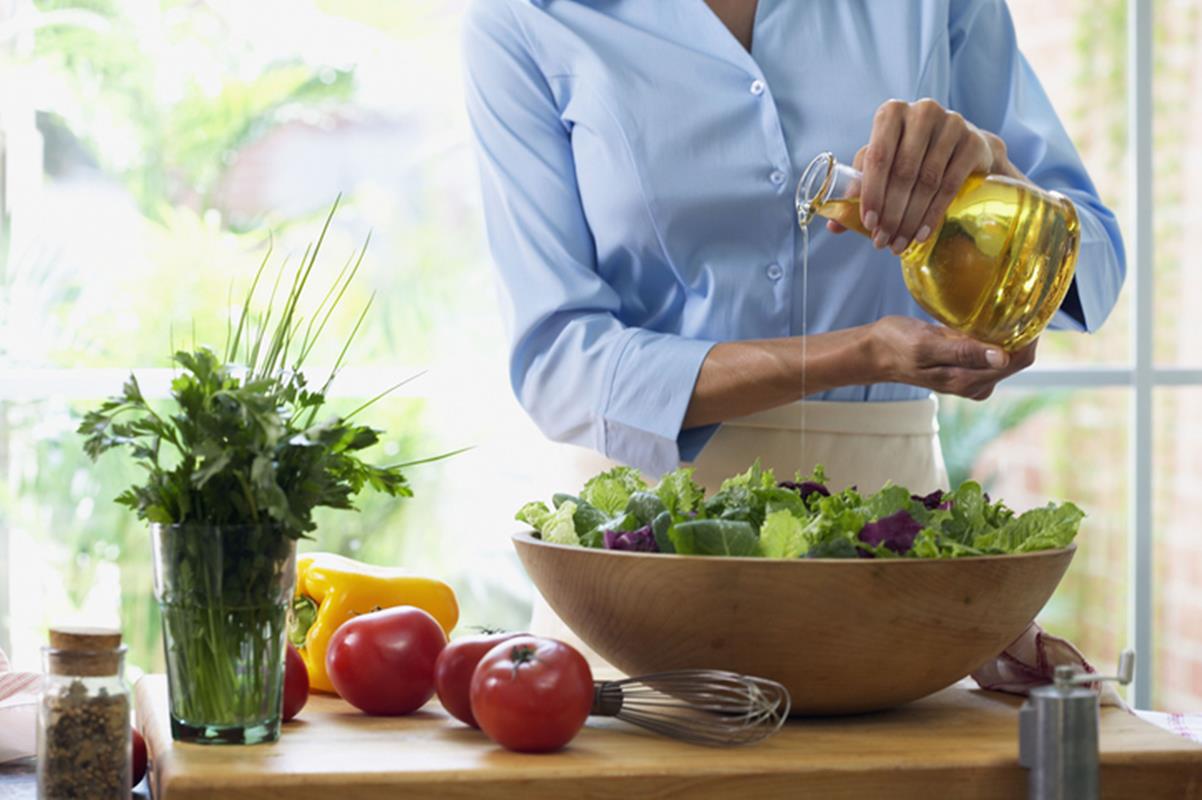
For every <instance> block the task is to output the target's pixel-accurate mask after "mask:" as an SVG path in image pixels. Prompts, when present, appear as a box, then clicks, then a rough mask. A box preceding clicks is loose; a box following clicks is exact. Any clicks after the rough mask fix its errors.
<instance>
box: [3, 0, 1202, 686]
mask: <svg viewBox="0 0 1202 800" xmlns="http://www.w3.org/2000/svg"><path fill="white" fill-rule="evenodd" d="M1010 5H1011V8H1012V11H1013V14H1014V17H1015V22H1016V26H1017V29H1018V36H1019V42H1020V44H1021V45H1022V47H1023V48H1024V51H1025V52H1026V54H1027V56H1028V58H1029V59H1030V61H1031V62H1032V63H1033V65H1034V67H1035V69H1036V71H1037V73H1038V74H1039V75H1040V77H1041V79H1042V81H1043V82H1044V84H1045V87H1046V88H1047V89H1048V91H1049V94H1050V95H1051V96H1052V99H1053V102H1054V103H1055V105H1056V107H1057V109H1058V111H1059V112H1060V114H1061V117H1062V119H1063V121H1064V123H1065V125H1066V127H1067V128H1068V130H1069V132H1070V134H1072V136H1073V138H1074V140H1075V141H1076V142H1077V144H1078V147H1079V148H1080V150H1081V152H1082V155H1083V157H1084V159H1085V161H1086V164H1087V166H1088V167H1089V169H1090V172H1091V174H1092V175H1093V177H1094V179H1095V181H1096V182H1097V184H1098V186H1099V188H1100V191H1101V192H1102V195H1103V197H1104V199H1105V200H1106V201H1107V202H1108V203H1109V204H1110V205H1111V207H1112V208H1114V209H1115V210H1116V212H1117V213H1118V214H1119V215H1120V218H1121V219H1122V220H1123V224H1124V233H1125V237H1126V241H1127V246H1128V264H1129V272H1128V279H1127V285H1126V288H1125V290H1124V295H1123V297H1122V298H1121V299H1120V302H1119V306H1118V307H1117V308H1116V310H1115V312H1114V314H1113V315H1112V317H1111V319H1110V320H1109V322H1108V323H1107V325H1106V327H1105V328H1104V329H1103V331H1102V332H1100V333H1099V334H1098V335H1096V336H1093V337H1082V336H1075V335H1070V334H1049V335H1047V336H1046V337H1044V341H1043V342H1042V343H1041V354H1040V362H1039V364H1038V365H1037V367H1036V368H1035V369H1032V370H1030V371H1028V372H1026V373H1023V374H1021V375H1019V376H1017V377H1016V378H1015V379H1013V380H1012V381H1011V382H1010V383H1009V384H1008V385H1007V386H1006V387H1004V389H1005V390H1004V391H1001V392H999V393H998V394H997V395H996V396H995V398H994V399H992V400H991V401H989V402H988V403H985V404H972V403H964V402H959V401H954V400H947V401H945V402H944V404H943V409H942V412H941V417H942V426H943V438H944V443H945V450H946V453H947V458H948V462H949V466H950V467H951V468H952V471H953V473H954V477H964V476H968V475H974V476H976V477H978V478H980V479H982V480H984V481H985V482H986V483H988V484H989V488H990V489H991V491H994V492H996V493H997V494H999V495H1000V496H1004V497H1006V498H1007V499H1008V500H1011V501H1012V502H1013V504H1015V505H1016V506H1025V505H1031V504H1035V503H1039V502H1042V501H1043V500H1045V499H1046V498H1048V497H1065V498H1068V499H1072V500H1074V501H1077V502H1079V504H1080V505H1082V506H1083V507H1085V508H1086V510H1087V512H1088V513H1089V515H1090V516H1089V519H1088V521H1087V523H1086V526H1085V528H1084V530H1083V534H1082V538H1081V540H1080V541H1081V549H1080V551H1079V553H1078V556H1077V558H1076V560H1075V563H1074V565H1073V567H1072V568H1071V571H1070V574H1069V576H1068V577H1067V578H1066V580H1065V581H1064V583H1063V585H1062V586H1061V588H1060V590H1059V591H1058V592H1057V594H1056V596H1055V597H1054V598H1053V600H1052V602H1051V603H1050V604H1049V605H1048V607H1047V609H1046V610H1045V612H1044V615H1043V617H1042V619H1043V621H1044V622H1045V623H1046V624H1047V625H1048V626H1049V627H1051V628H1052V629H1053V630H1054V631H1056V632H1058V633H1062V634H1064V635H1066V636H1068V637H1069V638H1071V639H1073V640H1074V641H1075V642H1077V643H1078V644H1079V645H1080V646H1081V647H1082V648H1083V649H1084V650H1085V652H1086V654H1087V655H1088V656H1090V658H1091V659H1092V660H1093V661H1095V663H1100V664H1101V665H1103V666H1106V665H1109V664H1110V663H1111V662H1112V660H1113V659H1114V657H1115V656H1116V654H1117V652H1118V650H1119V649H1120V648H1121V647H1122V646H1124V645H1126V644H1127V643H1132V644H1134V645H1135V646H1136V647H1137V649H1138V650H1139V651H1140V662H1139V663H1140V666H1141V669H1140V671H1139V673H1138V676H1137V686H1136V688H1135V691H1134V699H1135V701H1136V703H1137V704H1138V705H1141V706H1147V705H1150V704H1151V705H1169V706H1174V707H1186V706H1189V705H1193V706H1197V705H1199V704H1202V623H1199V622H1197V621H1195V620H1196V618H1197V615H1196V614H1191V613H1190V611H1189V609H1190V608H1191V604H1193V607H1194V608H1196V606H1197V591H1198V590H1197V589H1196V587H1197V586H1198V585H1199V578H1200V577H1202V566H1200V565H1202V544H1199V542H1198V539H1197V536H1196V535H1194V531H1193V528H1194V527H1196V526H1195V525H1193V524H1192V520H1195V519H1197V518H1198V512H1199V511H1202V488H1198V486H1197V485H1196V484H1197V483H1198V482H1199V479H1202V460H1199V456H1198V455H1197V453H1199V452H1202V427H1200V426H1199V425H1198V423H1197V422H1196V418H1197V414H1196V412H1195V411H1194V409H1196V408H1197V407H1196V406H1194V405H1193V404H1192V403H1193V402H1197V401H1198V399H1199V397H1200V391H1202V390H1200V389H1199V388H1197V387H1200V386H1202V353H1200V352H1199V351H1198V350H1197V348H1196V343H1197V342H1200V341H1202V327H1200V326H1202V316H1200V315H1198V314H1197V313H1194V309H1195V308H1196V307H1197V306H1198V305H1200V304H1202V270H1199V269H1197V268H1196V265H1194V264H1192V263H1191V262H1192V261H1194V260H1195V259H1196V258H1197V256H1196V255H1195V254H1196V252H1197V248H1196V246H1195V245H1194V243H1193V241H1192V239H1191V237H1190V234H1191V232H1192V231H1193V230H1195V229H1196V228H1197V226H1198V225H1200V224H1202V206H1199V205H1198V203H1197V201H1196V200H1195V199H1193V197H1192V195H1191V193H1190V192H1189V191H1187V189H1188V188H1189V187H1192V186H1195V185H1198V183H1199V179H1202V141H1200V140H1199V136H1200V134H1199V133H1198V131H1199V130H1202V124H1199V123H1200V122H1202V93H1200V92H1199V88H1198V87H1200V86H1202V48H1200V47H1199V46H1198V44H1197V43H1198V42H1199V41H1202V0H1160V2H1156V3H1152V2H1140V1H1139V0H1132V2H1131V3H1130V4H1128V3H1127V2H1124V0H1102V1H1101V2H1087V1H1086V0H1070V2H1065V3H1057V4H1048V3H1046V2H1042V1H1041V0H1010ZM464 6H465V2H464V0H449V1H448V0H442V1H440V0H412V1H411V2H406V3H384V2H371V0H354V2H347V0H314V2H311V3H306V4H297V3H293V2H291V1H290V0H259V1H258V2H255V3H238V2H234V1H233V0H207V1H206V2H203V3H190V4H182V5H181V4H174V3H162V4H159V3H150V4H128V3H122V2H118V0H92V1H91V2H88V3H81V2H70V1H69V0H37V2H33V0H15V2H10V3H6V4H0V70H2V71H3V72H4V75H5V79H4V80H0V224H2V228H0V288H2V291H3V295H2V296H0V309H2V310H0V647H4V648H5V649H6V650H9V651H10V652H11V653H13V655H14V656H15V659H16V660H17V662H18V663H19V664H23V665H27V666H28V665H32V664H34V663H35V662H36V655H37V647H38V645H39V644H40V643H41V638H42V635H43V634H42V632H43V631H44V629H45V626H46V625H47V624H49V623H50V622H52V621H61V620H65V619H74V620H77V621H87V622H93V623H108V624H114V623H117V622H120V623H121V624H122V626H123V628H124V630H125V631H126V636H127V639H128V640H129V644H130V648H131V653H130V661H131V663H132V664H134V665H136V666H137V667H140V668H142V669H146V670H151V669H160V668H161V666H162V665H161V653H160V647H159V644H158V639H157V637H158V628H157V616H156V615H157V612H156V610H155V607H154V602H153V598H152V596H151V578H150V560H149V558H148V555H149V548H148V541H147V538H148V537H147V536H146V532H145V529H144V526H142V525H141V524H140V523H138V522H137V521H136V520H134V519H133V518H132V516H131V515H130V514H128V513H126V512H125V511H124V510H123V509H120V508H118V507H116V506H115V505H113V504H112V503H111V502H110V498H112V497H113V496H114V495H115V494H116V493H117V492H118V491H119V489H120V488H122V487H123V486H124V485H125V484H126V483H127V482H128V481H129V480H130V479H131V475H132V472H131V468H130V466H129V465H128V464H127V463H126V462H124V461H122V460H121V459H120V458H119V457H116V456H109V457H106V460H105V461H104V463H103V468H102V469H96V468H93V467H92V466H91V465H90V464H89V463H88V461H87V459H86V457H85V456H84V455H83V453H82V451H81V449H80V447H79V439H78V437H77V436H76V435H75V434H74V432H73V431H74V427H75V425H76V424H77V415H78V414H79V412H80V410H81V409H84V408H86V407H88V406H90V405H92V404H94V403H96V402H97V401H98V400H99V399H100V398H101V397H102V396H104V395H106V394H108V393H111V392H113V391H115V390H117V389H118V387H119V385H120V382H121V380H122V379H123V378H124V375H125V374H126V373H127V372H128V370H130V369H134V370H136V371H137V372H138V373H139V375H140V376H142V377H143V382H144V385H145V386H146V387H148V389H149V390H150V391H157V392H159V393H160V394H161V393H163V392H164V391H165V389H166V381H167V376H168V375H169V371H167V370H165V369H164V368H163V367H164V363H165V357H166V355H167V353H168V347H169V345H170V343H171V341H172V340H175V341H177V342H179V341H185V340H189V339H190V338H191V337H192V336H193V335H194V334H193V325H194V326H195V336H196V338H197V339H198V340H199V341H212V340H214V339H219V336H220V334H221V331H222V329H223V325H224V319H223V318H221V316H220V313H219V312H220V310H221V309H223V308H225V304H226V303H227V298H228V293H229V291H230V286H231V283H232V284H233V285H235V286H236V287H241V286H244V285H245V283H244V282H245V281H246V279H247V274H248V272H249V271H250V270H251V269H253V267H254V266H255V265H257V263H258V260H259V258H261V256H262V253H263V251H264V248H266V247H267V246H268V236H267V234H266V232H267V231H268V230H270V231H271V233H272V237H273V246H274V249H275V252H276V253H277V254H279V255H285V254H288V253H294V254H298V253H297V248H298V247H300V246H302V243H303V242H305V241H307V240H308V238H309V237H310V236H311V235H312V232H313V229H314V226H315V225H317V224H319V222H320V217H321V215H322V214H323V213H324V211H325V210H326V209H327V208H328V206H329V204H330V203H331V202H332V200H333V198H334V196H335V195H336V194H337V193H338V192H340V191H342V192H344V197H343V205H342V208H341V211H340V212H339V214H338V217H337V219H336V225H335V230H334V233H333V235H332V237H331V239H330V241H329V242H328V243H327V244H328V246H327V248H326V256H327V257H326V260H325V262H324V264H323V268H324V269H327V270H330V271H333V270H336V269H337V268H338V267H339V266H341V258H342V257H344V256H345V255H346V254H347V253H349V252H350V251H351V249H353V248H354V247H355V246H357V245H358V244H359V243H360V242H361V241H362V240H363V238H364V236H365V235H366V233H367V232H368V230H369V229H370V230H371V231H373V238H372V243H371V246H370V249H369V251H368V255H367V258H366V260H365V265H364V272H363V273H362V274H361V275H360V278H359V280H358V281H357V285H356V287H355V292H356V295H355V296H354V297H350V298H348V301H347V303H346V305H345V309H344V310H345V312H346V313H345V315H344V316H343V317H342V318H340V319H338V320H336V321H335V323H334V325H335V328H336V329H337V330H339V331H341V332H346V331H348V330H349V327H350V324H351V316H352V313H353V312H354V311H355V310H356V307H357V306H359V305H361V304H362V303H363V302H365V301H366V299H367V297H368V296H369V295H370V293H371V292H372V291H378V294H377V295H376V300H375V305H374V306H373V310H372V314H371V316H370V318H369V324H368V325H367V326H366V328H365V329H364V331H363V332H362V335H361V336H360V337H359V339H358V340H357V342H356V344H355V347H354V349H353V351H352V361H353V364H352V368H351V369H349V370H348V371H347V372H346V373H345V374H344V375H343V376H342V378H341V380H340V381H339V383H337V384H335V390H336V392H337V394H338V400H337V402H338V403H342V404H346V405H347V406H348V407H349V406H352V405H357V401H358V400H360V399H362V398H364V397H368V396H371V395H374V394H375V393H376V392H378V391H379V390H381V389H383V388H385V387H387V386H389V385H391V384H392V383H396V382H398V381H400V380H402V379H404V378H407V377H410V376H414V375H417V374H419V373H421V375H420V377H417V378H416V379H415V380H413V381H412V382H410V383H407V384H406V385H405V386H404V387H403V388H402V389H401V390H399V391H398V392H397V393H395V394H394V395H392V396H390V398H389V399H387V400H385V401H384V402H382V403H380V404H379V405H377V406H375V407H374V408H373V411H372V414H371V422H372V423H373V424H375V425H377V426H379V427H383V428H385V429H386V430H387V431H388V432H389V436H388V440H387V442H386V444H385V445H384V447H383V448H382V450H384V451H387V453H386V455H394V454H395V455H398V456H406V457H416V456H421V455H427V454H433V453H436V452H441V451H445V450H450V449H453V448H457V447H461V446H465V445H473V446H474V449H472V450H471V451H469V452H468V453H465V454H463V455H461V456H457V457H455V458H453V459H450V460H448V461H446V462H441V463H438V464H431V465H425V466H420V467H415V468H413V469H412V470H410V471H409V477H410V478H411V480H412V481H413V484H414V488H415V491H416V496H415V497H414V498H413V499H411V500H405V501H401V502H385V501H383V500H380V499H378V498H368V499H367V500H366V501H365V502H364V503H363V509H362V511H361V513H358V514H347V513H341V514H328V515H324V516H323V518H322V525H321V528H320V531H319V534H318V536H317V539H316V541H314V542H311V543H308V544H306V545H304V547H306V548H309V549H313V548H318V547H320V548H324V549H334V550H338V551H341V552H345V553H347V554H350V555H358V556H360V557H364V558H368V559H371V560H379V561H382V562H394V563H403V564H406V565H407V566H409V567H411V568H413V569H415V570H419V571H420V570H427V571H430V572H432V573H434V574H438V575H440V576H442V577H445V578H447V579H448V580H450V581H451V582H452V583H453V584H454V585H455V587H456V589H457V591H458V592H459V595H460V598H461V600H462V602H463V606H464V624H465V625H475V624H499V625H520V624H522V622H523V620H524V619H525V617H526V614H527V613H528V609H529V604H530V600H531V597H530V592H531V589H530V588H529V585H528V584H527V582H526V580H525V578H524V576H523V574H522V571H521V568H520V566H519V565H518V564H517V562H516V559H515V557H514V555H513V552H512V547H511V546H510V545H509V542H508V537H507V534H508V533H509V532H510V526H511V525H514V524H515V523H511V522H510V520H511V519H512V513H513V511H514V509H515V507H516V506H517V505H519V504H520V503H521V502H524V501H525V500H527V499H530V498H534V497H542V496H546V495H548V494H550V492H551V491H553V490H555V489H558V488H562V487H559V486H558V485H557V483H556V479H557V475H558V474H560V472H561V471H562V469H563V465H564V460H565V459H567V458H568V457H569V456H567V455H565V453H564V451H563V449H561V448H558V447H555V446H551V445H548V444H547V443H545V442H544V441H543V440H542V438H541V436H540V435H539V434H538V433H537V432H536V431H535V429H534V428H533V426H532V425H531V423H530V422H529V421H528V420H527V419H526V418H525V416H524V414H523V413H522V412H521V410H520V409H519V408H518V407H517V405H516V403H515V402H514V401H513V399H512V395H511V393H510V391H509V388H508V382H507V377H506V370H505V353H504V348H503V341H504V337H503V334H502V325H501V321H500V319H499V317H498V313H497V309H496V307H495V303H494V302H493V292H492V284H491V277H490V275H489V268H488V256H487V252H486V247H485V244H484V241H483V232H482V223H481V220H480V211H479V200H478V188H477V184H476V173H475V163H474V159H473V156H472V153H471V149H470V146H469V141H468V130H467V125H466V120H465V119H464V114H463V111H462V98H461V93H460V92H459V86H460V77H459V58H458V25H459V19H460V16H461V13H462V10H463V8H464ZM267 30H270V31H271V35H266V36H265V35H263V31H267ZM331 31H334V32H336V33H337V34H338V35H330V33H331ZM1154 54H1155V59H1153V55H1154ZM1153 208H1155V212H1156V213H1155V216H1153V214H1152V209H1153ZM1153 244H1154V245H1155V246H1153ZM294 257H295V255H294ZM235 294H237V289H236V290H235ZM320 360H321V359H320V358H319V359H317V361H320ZM423 371H424V372H423ZM382 455H385V454H383V453H382ZM1154 634H1155V635H1154ZM1149 665H1150V666H1151V668H1150V669H1149V668H1148V667H1149Z"/></svg>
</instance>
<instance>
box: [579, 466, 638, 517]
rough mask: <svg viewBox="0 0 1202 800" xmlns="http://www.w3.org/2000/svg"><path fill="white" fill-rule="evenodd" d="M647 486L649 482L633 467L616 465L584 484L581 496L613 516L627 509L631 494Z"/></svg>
mask: <svg viewBox="0 0 1202 800" xmlns="http://www.w3.org/2000/svg"><path fill="white" fill-rule="evenodd" d="M646 488H647V482H646V481H644V480H643V478H642V476H641V475H639V471H638V470H636V469H634V468H633V467H614V468H613V469H611V470H608V471H606V472H602V473H601V474H600V475H595V476H593V477H592V478H590V479H589V480H588V482H587V483H586V484H584V488H583V489H582V490H581V491H580V497H581V499H582V500H584V501H585V502H586V503H589V504H590V505H592V506H595V507H596V508H598V509H600V510H601V511H602V512H604V513H605V514H608V515H610V516H613V515H614V514H617V513H619V512H621V511H624V510H625V509H626V504H627V503H628V502H630V496H631V495H632V494H634V493H635V492H641V491H643V490H644V489H646Z"/></svg>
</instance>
